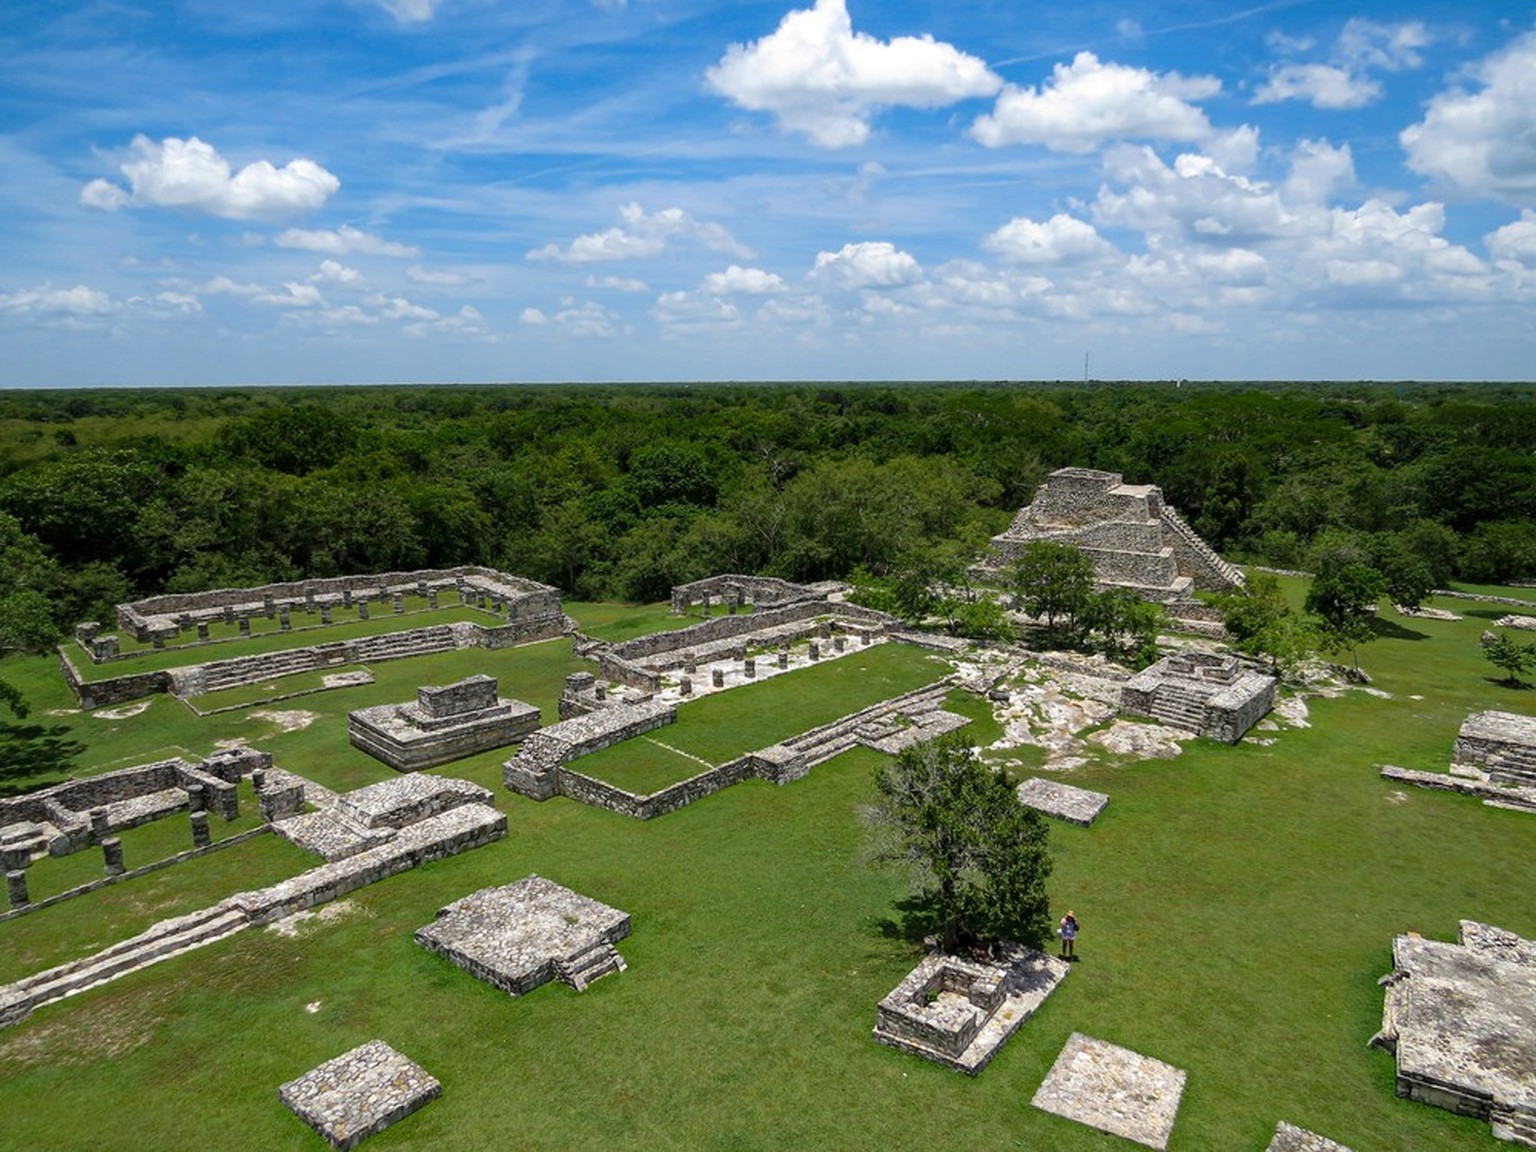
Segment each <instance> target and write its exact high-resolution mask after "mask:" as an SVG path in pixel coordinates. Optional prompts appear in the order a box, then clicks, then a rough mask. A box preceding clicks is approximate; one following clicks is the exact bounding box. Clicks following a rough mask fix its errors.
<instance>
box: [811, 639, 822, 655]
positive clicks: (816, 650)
mask: <svg viewBox="0 0 1536 1152" xmlns="http://www.w3.org/2000/svg"><path fill="white" fill-rule="evenodd" d="M811 659H812V660H820V659H821V645H820V644H818V643H816V641H814V640H812V641H811Z"/></svg>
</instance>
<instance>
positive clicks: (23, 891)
mask: <svg viewBox="0 0 1536 1152" xmlns="http://www.w3.org/2000/svg"><path fill="white" fill-rule="evenodd" d="M5 894H6V895H7V896H8V897H9V898H10V901H11V907H12V908H21V907H23V906H25V905H27V904H30V903H31V902H32V898H31V897H30V896H28V895H27V874H26V873H25V872H23V871H22V870H21V869H20V868H16V869H14V870H12V871H10V872H7V873H6V874H5Z"/></svg>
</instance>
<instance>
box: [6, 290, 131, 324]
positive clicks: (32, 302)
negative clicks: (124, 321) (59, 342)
mask: <svg viewBox="0 0 1536 1152" xmlns="http://www.w3.org/2000/svg"><path fill="white" fill-rule="evenodd" d="M118 307H119V306H118V305H117V304H116V303H115V302H114V301H113V299H112V297H110V296H109V295H107V294H106V293H105V292H103V291H102V290H101V289H99V288H88V287H86V286H85V285H84V284H76V285H75V286H74V287H73V288H55V287H53V285H51V284H44V285H42V286H41V287H39V288H23V289H22V290H21V291H19V292H0V312H9V313H13V314H16V315H22V316H105V315H107V314H108V313H111V312H116V311H117V310H118Z"/></svg>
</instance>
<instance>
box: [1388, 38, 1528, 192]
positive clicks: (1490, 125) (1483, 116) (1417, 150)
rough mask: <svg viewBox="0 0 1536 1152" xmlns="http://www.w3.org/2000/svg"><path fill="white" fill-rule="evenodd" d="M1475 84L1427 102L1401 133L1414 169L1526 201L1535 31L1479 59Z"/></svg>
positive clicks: (1470, 188) (1454, 185)
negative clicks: (1414, 121)
mask: <svg viewBox="0 0 1536 1152" xmlns="http://www.w3.org/2000/svg"><path fill="white" fill-rule="evenodd" d="M1473 74H1474V75H1475V77H1476V79H1477V80H1478V81H1479V83H1480V84H1481V87H1480V88H1479V89H1478V90H1476V91H1467V90H1464V89H1461V88H1454V89H1452V90H1450V91H1448V92H1443V93H1441V94H1440V95H1438V96H1436V97H1435V98H1434V99H1433V100H1431V101H1430V102H1429V110H1428V111H1427V112H1426V113H1425V115H1424V119H1423V120H1422V121H1420V122H1419V123H1417V124H1413V125H1410V126H1409V127H1407V128H1405V129H1403V131H1402V133H1401V134H1400V135H1399V137H1398V139H1399V141H1400V143H1401V144H1402V146H1403V151H1404V152H1406V153H1407V155H1408V166H1409V167H1410V168H1412V169H1413V170H1414V171H1415V172H1419V173H1421V174H1423V175H1425V176H1429V177H1432V178H1434V179H1437V180H1442V181H1444V182H1445V183H1446V184H1447V185H1449V186H1450V187H1452V188H1454V189H1456V190H1458V191H1460V192H1465V193H1470V194H1471V195H1474V196H1493V197H1499V198H1502V199H1505V200H1511V201H1515V202H1517V203H1529V202H1530V201H1531V199H1532V197H1533V196H1536V33H1527V34H1526V35H1524V36H1522V37H1520V38H1519V39H1518V40H1516V41H1515V42H1514V43H1513V44H1511V45H1510V46H1509V47H1508V48H1507V49H1505V50H1504V51H1502V52H1498V53H1496V54H1495V55H1493V56H1491V57H1489V58H1488V59H1487V60H1484V61H1483V62H1482V63H1481V64H1479V65H1478V66H1477V67H1476V69H1475V70H1474V73H1473Z"/></svg>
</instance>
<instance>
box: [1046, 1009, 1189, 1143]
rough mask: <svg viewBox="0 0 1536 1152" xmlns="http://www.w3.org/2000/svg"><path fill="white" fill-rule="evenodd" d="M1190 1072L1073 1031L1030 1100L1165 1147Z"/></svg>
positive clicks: (1058, 1113) (1103, 1128)
mask: <svg viewBox="0 0 1536 1152" xmlns="http://www.w3.org/2000/svg"><path fill="white" fill-rule="evenodd" d="M1186 1076H1187V1073H1186V1072H1185V1071H1184V1070H1183V1069H1182V1068H1175V1067H1173V1065H1171V1064H1164V1063H1163V1062H1162V1061H1161V1060H1153V1059H1151V1058H1150V1057H1148V1056H1142V1055H1141V1054H1139V1053H1136V1052H1132V1051H1130V1050H1129V1049H1127V1048H1120V1047H1117V1046H1116V1045H1114V1044H1106V1043H1105V1042H1104V1041H1103V1040H1095V1039H1093V1038H1092V1037H1090V1036H1084V1035H1082V1034H1081V1033H1078V1032H1074V1033H1072V1035H1071V1037H1070V1038H1069V1039H1068V1040H1067V1043H1066V1046H1065V1047H1064V1048H1062V1050H1061V1055H1060V1056H1058V1057H1056V1063H1054V1064H1052V1065H1051V1070H1050V1072H1049V1073H1047V1074H1046V1077H1045V1080H1044V1082H1043V1083H1042V1084H1041V1085H1040V1087H1039V1089H1038V1090H1037V1091H1036V1092H1035V1097H1034V1099H1033V1100H1032V1101H1031V1103H1033V1104H1034V1106H1035V1107H1036V1108H1039V1109H1041V1110H1042V1111H1045V1112H1050V1113H1052V1114H1053V1115H1056V1116H1064V1117H1066V1118H1067V1119H1068V1120H1076V1121H1077V1122H1078V1123H1079V1124H1086V1125H1088V1127H1090V1128H1097V1129H1098V1130H1099V1131H1100V1132H1108V1133H1110V1134H1111V1135H1114V1136H1123V1137H1125V1138H1126V1139H1127V1140H1134V1141H1135V1142H1136V1143H1138V1144H1145V1145H1146V1146H1147V1147H1148V1148H1157V1149H1166V1148H1167V1147H1168V1137H1169V1136H1170V1135H1172V1133H1173V1122H1174V1120H1175V1119H1176V1118H1177V1117H1178V1113H1179V1102H1180V1101H1181V1100H1182V1099H1183V1097H1184V1081H1185V1079H1186Z"/></svg>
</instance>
